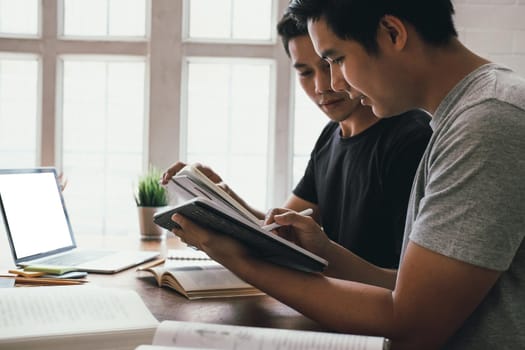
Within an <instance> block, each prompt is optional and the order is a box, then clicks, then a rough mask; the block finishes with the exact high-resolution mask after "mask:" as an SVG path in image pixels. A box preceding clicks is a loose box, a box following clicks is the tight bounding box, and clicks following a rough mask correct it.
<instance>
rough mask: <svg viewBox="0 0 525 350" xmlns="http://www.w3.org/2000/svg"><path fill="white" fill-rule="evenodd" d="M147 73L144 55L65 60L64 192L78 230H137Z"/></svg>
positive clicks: (98, 231) (106, 231)
mask: <svg viewBox="0 0 525 350" xmlns="http://www.w3.org/2000/svg"><path fill="white" fill-rule="evenodd" d="M144 74H145V62H144V61H117V60H116V59H115V58H113V59H112V60H108V61H104V60H93V61H88V60H87V59H85V60H81V59H79V60H76V59H69V58H66V59H65V60H64V61H63V131H62V139H63V145H62V153H63V170H64V174H65V176H66V178H67V179H68V185H67V188H66V190H65V192H64V196H65V198H66V201H67V202H68V203H67V204H68V208H69V211H70V215H71V218H72V221H73V225H74V226H73V227H74V228H75V230H76V231H77V232H80V233H108V234H127V233H129V232H135V231H136V230H137V227H138V217H137V214H136V211H137V210H136V205H135V202H134V200H133V193H134V185H135V184H136V182H137V180H138V177H139V175H140V174H141V173H142V166H143V145H144V136H143V135H144V128H143V125H144V106H145V105H144V78H145V76H144Z"/></svg>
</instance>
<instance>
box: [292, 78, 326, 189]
mask: <svg viewBox="0 0 525 350" xmlns="http://www.w3.org/2000/svg"><path fill="white" fill-rule="evenodd" d="M328 122H329V119H328V117H327V116H326V115H325V114H324V113H323V111H321V110H320V109H319V108H318V107H317V106H316V105H315V104H314V103H313V102H312V101H311V100H310V98H309V97H308V96H307V95H306V93H305V92H304V90H303V89H302V88H301V84H300V83H299V79H298V78H297V75H296V79H295V104H294V128H293V131H294V136H293V140H294V142H293V145H294V150H293V186H294V187H295V185H297V183H298V182H299V180H301V178H302V177H303V175H304V171H305V169H306V165H307V164H308V160H310V153H311V152H312V150H313V148H314V146H315V141H316V140H317V138H318V137H319V135H320V134H321V131H322V130H323V127H324V126H325V125H326V123H328Z"/></svg>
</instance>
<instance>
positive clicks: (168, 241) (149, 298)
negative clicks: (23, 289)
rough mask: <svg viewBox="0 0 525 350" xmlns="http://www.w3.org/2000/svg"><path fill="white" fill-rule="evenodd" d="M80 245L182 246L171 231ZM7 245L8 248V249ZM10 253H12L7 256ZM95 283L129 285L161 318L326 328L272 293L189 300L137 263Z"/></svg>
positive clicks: (92, 279)
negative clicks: (161, 284)
mask: <svg viewBox="0 0 525 350" xmlns="http://www.w3.org/2000/svg"><path fill="white" fill-rule="evenodd" d="M76 239H77V244H78V246H79V247H83V248H90V247H97V248H112V249H115V248H117V249H137V250H153V251H159V252H160V253H161V255H165V254H166V252H167V250H168V249H176V248H181V247H182V246H183V245H182V243H180V241H179V240H178V238H176V237H174V236H173V235H172V234H168V238H165V239H162V240H161V241H143V240H141V239H140V237H139V236H138V235H137V236H133V235H128V236H109V237H105V236H91V235H82V236H80V235H79V236H77V237H76ZM0 243H1V244H2V247H1V252H0V266H2V267H6V266H8V265H9V264H12V259H10V258H11V257H10V251H9V248H8V247H6V246H5V245H4V244H5V243H7V242H6V240H4V239H1V240H0ZM6 248H7V249H6ZM6 254H9V256H6ZM88 280H89V283H90V284H92V285H99V286H107V287H120V288H129V289H133V290H135V291H137V293H139V295H140V296H141V297H142V299H143V300H144V302H145V303H146V305H147V306H148V308H149V309H150V310H151V312H152V313H153V314H154V315H155V317H156V318H157V319H158V320H159V321H163V320H180V321H197V322H210V323H218V324H232V325H244V326H258V327H273V328H285V329H299V330H317V331H324V330H325V329H323V328H322V327H321V326H320V325H319V324H317V323H315V322H313V321H312V320H310V319H308V318H306V317H304V316H303V315H301V314H299V313H298V312H296V311H295V310H293V309H291V308H289V307H288V306H286V305H284V304H282V303H281V302H279V301H277V300H275V299H273V298H271V297H269V296H252V297H235V298H217V299H201V300H188V299H186V298H185V297H183V296H181V295H180V294H178V293H177V292H175V291H173V290H171V289H168V288H165V287H164V288H159V287H158V286H157V285H156V282H155V280H154V279H153V277H152V275H151V274H149V273H147V272H138V271H136V267H133V268H131V269H127V270H125V271H122V272H119V273H117V274H110V275H105V274H95V273H90V274H89V276H88Z"/></svg>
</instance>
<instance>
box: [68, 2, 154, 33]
mask: <svg viewBox="0 0 525 350" xmlns="http://www.w3.org/2000/svg"><path fill="white" fill-rule="evenodd" d="M146 14H147V11H146V1H145V0H64V19H63V23H64V28H63V33H64V35H65V36H72V37H75V36H80V37H82V36H84V37H108V38H109V37H145V35H146Z"/></svg>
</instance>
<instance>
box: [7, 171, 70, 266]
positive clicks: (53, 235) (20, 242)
mask: <svg viewBox="0 0 525 350" xmlns="http://www.w3.org/2000/svg"><path fill="white" fill-rule="evenodd" d="M57 186H58V185H57V182H56V179H55V174H54V173H53V172H40V173H27V174H2V175H0V195H1V196H2V205H3V208H4V211H5V213H4V214H5V216H6V219H7V220H8V222H9V231H10V232H11V238H12V240H13V246H14V247H15V248H16V250H15V253H16V258H17V259H23V258H25V257H29V256H33V255H36V254H39V253H42V252H48V251H52V250H56V249H59V248H63V247H74V246H75V242H74V241H73V237H72V236H71V234H70V227H69V223H68V221H67V219H66V218H67V213H65V212H64V207H63V206H62V198H60V195H59V191H60V190H59V189H58V188H57Z"/></svg>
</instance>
